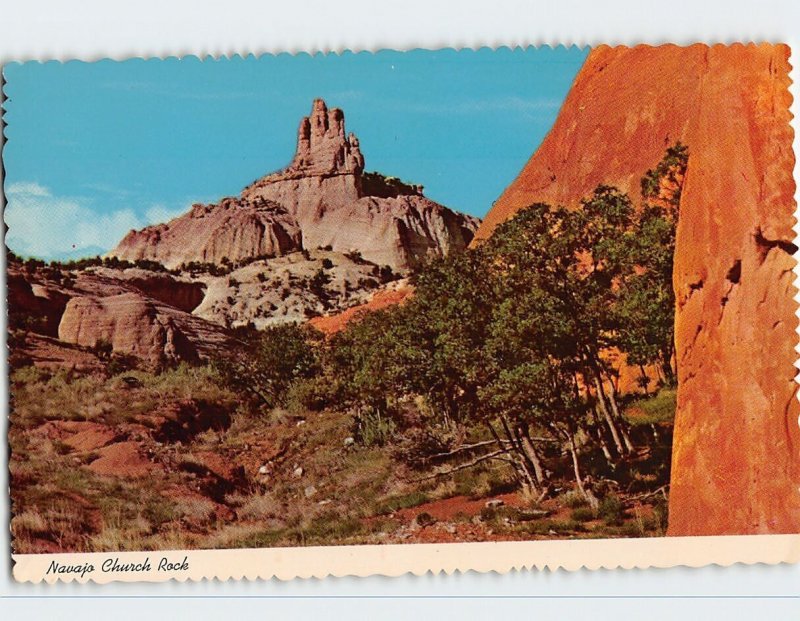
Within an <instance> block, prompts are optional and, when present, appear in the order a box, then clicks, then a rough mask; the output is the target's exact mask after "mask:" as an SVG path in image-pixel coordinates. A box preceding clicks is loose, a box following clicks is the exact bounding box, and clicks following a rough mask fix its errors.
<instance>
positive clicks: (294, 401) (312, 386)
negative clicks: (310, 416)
mask: <svg viewBox="0 0 800 621" xmlns="http://www.w3.org/2000/svg"><path fill="white" fill-rule="evenodd" d="M335 392H336V387H335V386H334V385H332V383H331V381H330V379H329V378H327V377H324V376H317V377H312V378H307V379H301V380H297V381H295V382H294V383H292V385H291V386H290V387H289V390H288V392H287V393H286V407H287V409H288V410H290V411H291V412H295V413H298V412H304V411H307V410H311V411H312V412H321V411H322V410H324V409H325V407H326V406H327V405H328V404H330V403H331V402H332V401H333V399H334V397H335Z"/></svg>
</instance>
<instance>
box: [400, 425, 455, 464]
mask: <svg viewBox="0 0 800 621" xmlns="http://www.w3.org/2000/svg"><path fill="white" fill-rule="evenodd" d="M462 439H463V438H462V437H461V434H458V433H456V432H454V431H450V430H442V429H440V428H437V427H433V426H427V425H426V426H423V427H412V428H411V429H408V430H407V431H405V432H404V433H403V435H402V437H401V438H400V439H399V440H398V441H397V443H396V445H395V446H394V447H393V448H392V457H393V458H394V459H396V460H397V461H399V462H401V463H404V464H406V465H407V466H410V467H412V468H425V467H426V466H428V465H429V463H430V461H431V458H432V457H433V456H434V455H438V454H440V453H447V452H449V451H451V450H453V449H454V448H455V447H456V445H457V444H458V442H459V441H461V440H462Z"/></svg>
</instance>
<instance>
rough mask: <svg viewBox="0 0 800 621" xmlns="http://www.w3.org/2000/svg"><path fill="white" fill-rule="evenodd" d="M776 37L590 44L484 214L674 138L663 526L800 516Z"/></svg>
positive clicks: (616, 171)
mask: <svg viewBox="0 0 800 621" xmlns="http://www.w3.org/2000/svg"><path fill="white" fill-rule="evenodd" d="M788 58H789V48H788V47H787V46H783V45H767V44H762V45H746V46H744V45H733V46H730V47H726V46H721V45H717V46H713V47H708V46H703V45H693V46H690V47H676V46H661V47H648V46H639V47H635V48H624V47H617V48H610V47H605V46H602V47H599V48H596V49H594V50H593V51H592V52H591V53H590V54H589V57H588V58H587V60H586V63H585V65H584V67H583V68H582V69H581V71H580V72H579V74H578V76H577V77H576V79H575V82H574V84H573V86H572V89H571V91H570V93H569V95H568V96H567V98H566V100H565V102H564V105H563V107H562V109H561V112H560V114H559V116H558V119H557V121H556V123H555V125H554V127H553V129H552V130H551V132H550V133H549V134H548V136H547V137H546V138H545V140H544V141H543V142H542V145H541V146H540V147H539V149H538V150H537V151H536V153H535V154H534V155H533V157H532V158H531V159H530V161H529V162H528V163H527V165H526V166H525V167H524V168H523V170H522V172H521V173H520V174H519V176H518V177H517V178H516V179H515V180H514V182H513V183H512V184H511V185H510V186H509V187H508V188H507V189H506V190H505V191H504V192H503V194H502V196H501V197H500V198H499V199H498V201H497V202H496V204H495V207H494V208H493V209H492V210H491V212H490V213H489V214H488V215H487V217H486V219H485V221H484V223H483V224H482V225H481V227H480V229H479V230H478V232H477V234H476V237H477V238H478V239H483V238H486V237H488V236H489V235H490V234H491V232H492V230H493V229H494V227H495V226H497V224H498V223H500V222H502V221H503V220H505V219H507V218H509V217H511V216H512V215H513V214H514V213H515V212H516V211H517V210H519V209H521V208H523V207H525V206H527V205H530V204H531V203H534V202H538V201H542V202H549V203H553V204H564V205H568V206H577V205H578V201H579V200H580V199H581V198H582V197H584V196H587V195H588V194H590V193H591V192H592V191H593V189H594V188H595V187H596V186H597V185H598V184H601V183H603V184H609V185H614V186H617V187H618V188H620V189H621V190H623V191H626V192H628V193H629V194H630V195H631V197H632V198H634V199H635V198H636V197H638V195H639V179H640V178H641V176H642V174H643V173H644V172H645V171H647V170H648V169H650V168H653V167H654V166H655V165H656V164H657V163H658V162H659V160H660V159H661V157H662V155H663V153H664V151H665V149H666V148H667V147H669V146H671V145H673V144H674V143H676V142H678V141H680V142H682V143H683V144H685V145H687V146H688V148H689V161H688V167H687V170H686V177H685V181H684V188H683V192H682V194H681V202H680V216H679V222H678V231H677V244H676V255H675V269H674V287H675V293H676V299H677V308H676V317H675V339H676V350H677V351H676V362H677V368H678V382H679V385H678V397H677V400H678V405H677V414H676V421H675V433H674V444H673V460H672V477H671V490H670V511H669V533H670V534H672V535H715V534H749V533H794V532H798V531H800V427H798V414H800V403H798V400H797V383H796V380H795V376H796V372H797V371H796V369H795V366H794V363H795V362H796V360H797V354H796V353H795V350H794V348H795V346H796V344H797V334H796V332H795V330H796V327H797V319H796V317H795V312H796V310H797V305H796V303H795V302H794V300H793V297H794V295H795V293H796V289H795V288H794V285H793V276H792V269H793V268H794V266H795V259H794V257H793V254H794V253H795V251H796V247H795V246H794V242H793V240H794V234H793V231H792V225H793V224H794V219H793V213H794V210H795V202H794V200H793V195H794V190H795V185H794V181H793V179H792V169H793V166H794V156H793V154H792V147H791V145H792V129H791V127H790V125H789V120H790V113H789V104H790V102H791V96H790V94H789V91H788V86H789V62H788Z"/></svg>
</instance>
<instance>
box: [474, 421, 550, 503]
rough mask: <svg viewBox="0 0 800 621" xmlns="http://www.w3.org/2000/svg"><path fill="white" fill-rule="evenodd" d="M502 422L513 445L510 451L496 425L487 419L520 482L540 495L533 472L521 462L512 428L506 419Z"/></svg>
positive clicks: (488, 425) (493, 434) (490, 429)
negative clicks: (506, 422) (507, 424)
mask: <svg viewBox="0 0 800 621" xmlns="http://www.w3.org/2000/svg"><path fill="white" fill-rule="evenodd" d="M502 422H503V426H504V427H505V431H506V436H507V437H508V440H509V443H510V445H511V448H512V449H513V450H511V451H509V450H508V449H507V448H505V446H506V445H505V443H504V442H503V440H502V439H501V438H500V436H499V435H498V433H497V431H496V430H495V428H494V426H493V425H492V424H491V423H490V422H488V421H487V423H486V425H487V427H489V431H490V432H491V434H492V436H493V437H494V439H495V440H496V441H497V444H498V445H499V446H500V448H501V449H502V450H503V452H504V453H506V455H508V457H509V459H510V461H511V466H512V467H513V468H514V474H516V476H517V479H518V480H519V482H520V484H521V485H522V486H523V487H527V488H528V490H529V491H531V493H532V495H537V496H538V494H539V487H538V486H537V485H536V481H535V480H534V478H533V477H532V476H531V473H530V472H529V471H528V469H527V468H526V467H525V464H524V463H521V460H520V457H519V456H520V452H519V449H518V448H517V446H516V445H515V443H514V439H513V438H512V437H511V435H510V430H509V429H508V427H506V425H505V421H502Z"/></svg>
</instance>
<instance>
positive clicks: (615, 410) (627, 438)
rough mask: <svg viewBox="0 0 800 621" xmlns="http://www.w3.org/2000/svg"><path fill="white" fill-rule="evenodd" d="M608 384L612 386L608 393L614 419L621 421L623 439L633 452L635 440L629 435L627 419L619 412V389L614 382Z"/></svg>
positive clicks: (620, 428)
mask: <svg viewBox="0 0 800 621" xmlns="http://www.w3.org/2000/svg"><path fill="white" fill-rule="evenodd" d="M608 385H609V387H610V388H611V390H610V391H609V393H608V400H609V402H610V403H611V411H612V412H613V414H614V420H616V421H617V422H618V423H619V430H620V433H621V435H622V441H623V442H625V448H626V449H627V450H628V452H629V453H633V451H634V447H633V442H632V441H631V437H630V436H629V435H628V429H627V425H626V424H625V419H623V418H622V415H621V414H620V413H619V408H618V407H617V389H616V388H615V386H614V382H609V383H608Z"/></svg>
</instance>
